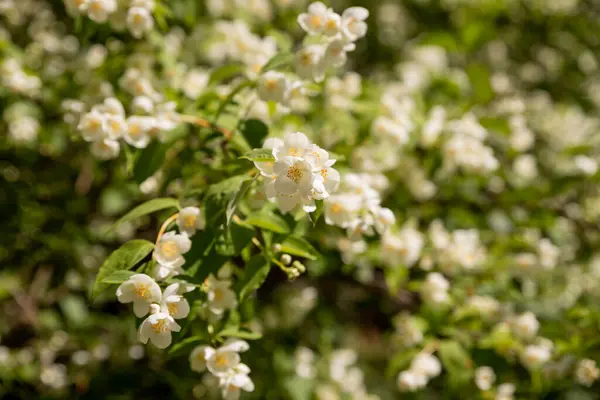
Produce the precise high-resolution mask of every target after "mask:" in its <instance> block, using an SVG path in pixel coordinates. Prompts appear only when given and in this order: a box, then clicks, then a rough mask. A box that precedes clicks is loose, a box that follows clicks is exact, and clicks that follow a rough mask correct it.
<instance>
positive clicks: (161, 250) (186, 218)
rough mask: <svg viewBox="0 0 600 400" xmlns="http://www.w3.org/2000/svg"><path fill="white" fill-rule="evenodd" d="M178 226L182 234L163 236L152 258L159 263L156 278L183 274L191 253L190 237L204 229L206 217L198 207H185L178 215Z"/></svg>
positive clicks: (172, 232)
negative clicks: (185, 256)
mask: <svg viewBox="0 0 600 400" xmlns="http://www.w3.org/2000/svg"><path fill="white" fill-rule="evenodd" d="M176 221H177V226H178V228H179V232H180V233H175V232H174V231H169V232H166V233H164V234H163V235H161V236H160V237H159V238H158V240H157V242H156V246H155V248H154V252H153V253H152V257H153V258H154V260H155V261H156V262H157V266H156V268H155V270H154V274H155V278H156V279H159V280H164V279H167V278H171V277H173V276H177V275H180V274H182V273H183V268H182V267H183V265H184V264H185V258H184V257H183V255H184V254H185V253H187V252H188V251H190V248H191V247H192V242H191V240H190V237H191V236H193V235H194V234H195V233H196V231H197V230H203V229H204V215H203V214H202V212H201V210H200V209H199V208H198V207H185V208H183V209H181V210H180V211H179V213H178V215H177V219H176Z"/></svg>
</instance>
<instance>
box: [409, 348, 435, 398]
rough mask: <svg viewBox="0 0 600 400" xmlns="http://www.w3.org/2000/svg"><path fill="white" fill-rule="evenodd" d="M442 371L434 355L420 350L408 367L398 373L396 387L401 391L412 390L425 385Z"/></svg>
mask: <svg viewBox="0 0 600 400" xmlns="http://www.w3.org/2000/svg"><path fill="white" fill-rule="evenodd" d="M441 372H442V365H441V364H440V361H439V360H438V359H437V357H435V356H434V355H432V354H430V353H427V352H421V353H419V354H418V355H417V356H416V357H415V358H413V360H412V361H411V363H410V368H409V369H407V370H406V371H402V372H401V373H400V375H398V387H399V388H400V390H403V391H410V392H414V391H417V390H419V389H421V388H423V387H425V386H426V385H427V382H428V381H429V380H430V379H432V378H435V377H436V376H438V375H439V374H440V373H441Z"/></svg>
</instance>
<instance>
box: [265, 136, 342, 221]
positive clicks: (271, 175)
mask: <svg viewBox="0 0 600 400" xmlns="http://www.w3.org/2000/svg"><path fill="white" fill-rule="evenodd" d="M263 148H265V149H270V150H272V154H273V157H274V158H275V161H257V162H255V163H254V164H255V165H256V168H258V169H259V171H260V174H261V175H262V176H263V179H264V191H265V194H266V196H267V198H268V199H269V200H272V201H277V204H278V205H279V209H280V210H281V211H282V212H283V213H287V212H290V211H292V210H293V209H294V208H296V206H298V205H301V206H302V209H303V210H304V211H306V212H313V211H315V210H316V208H317V207H316V204H315V200H323V199H326V198H328V197H329V196H330V193H333V192H335V191H336V190H337V188H338V186H339V183H340V174H339V173H338V172H337V171H336V170H335V169H334V168H332V166H333V164H335V160H334V159H330V158H329V153H328V152H327V151H326V150H323V149H322V148H320V147H319V146H317V145H316V144H313V143H311V142H310V141H309V139H308V138H307V137H306V135H305V134H303V133H301V132H295V133H288V134H286V135H285V137H284V138H283V140H282V139H277V138H272V139H268V140H267V141H265V143H264V145H263Z"/></svg>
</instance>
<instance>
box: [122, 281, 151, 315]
mask: <svg viewBox="0 0 600 400" xmlns="http://www.w3.org/2000/svg"><path fill="white" fill-rule="evenodd" d="M117 299H118V300H119V301H120V302H121V303H132V302H133V312H134V314H135V315H136V316H137V317H138V318H141V317H143V316H144V315H146V314H148V312H149V311H150V304H152V303H158V302H159V301H160V299H161V291H160V287H159V286H158V284H157V283H156V282H155V281H154V279H152V278H151V277H149V276H148V275H146V274H136V275H132V276H131V277H130V278H129V279H127V280H126V281H125V282H123V283H122V284H121V285H120V286H119V287H118V288H117Z"/></svg>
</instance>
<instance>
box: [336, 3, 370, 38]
mask: <svg viewBox="0 0 600 400" xmlns="http://www.w3.org/2000/svg"><path fill="white" fill-rule="evenodd" d="M368 17H369V10H367V9H366V8H363V7H350V8H347V9H346V10H344V12H343V13H342V32H343V33H344V36H345V37H346V38H348V39H349V40H351V41H353V42H354V41H356V40H358V39H360V38H362V37H364V36H365V35H366V34H367V23H366V22H365V20H366V19H367V18H368Z"/></svg>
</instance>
